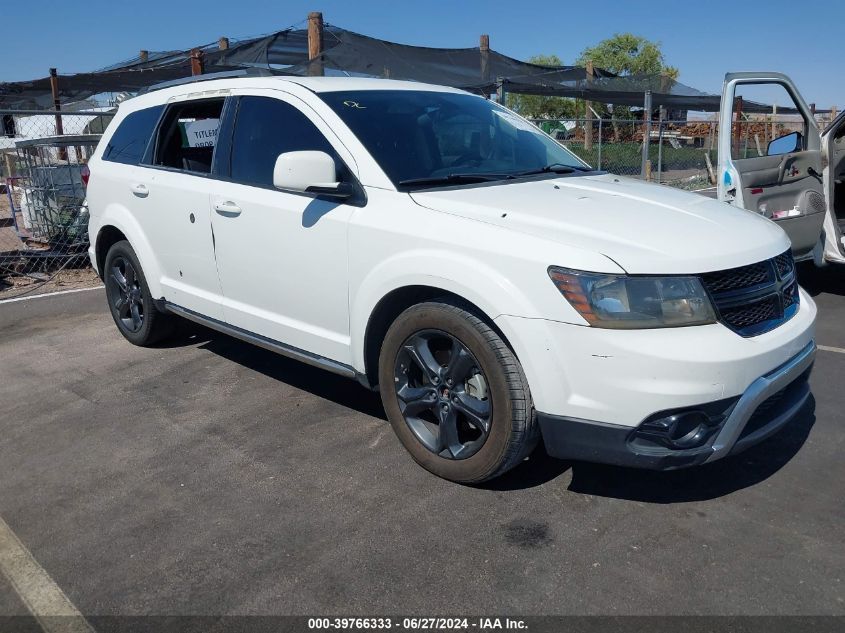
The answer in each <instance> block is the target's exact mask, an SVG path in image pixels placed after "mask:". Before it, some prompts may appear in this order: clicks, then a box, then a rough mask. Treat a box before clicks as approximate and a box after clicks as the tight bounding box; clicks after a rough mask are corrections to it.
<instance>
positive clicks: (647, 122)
mask: <svg viewBox="0 0 845 633" xmlns="http://www.w3.org/2000/svg"><path fill="white" fill-rule="evenodd" d="M650 141H651V90H647V91H646V93H645V99H644V101H643V158H642V163H641V164H640V176H641V177H642V178H643V179H646V178H647V177H648V175H649V174H648V173H647V170H648V164H647V163H648V145H649V142H650ZM648 171H650V170H648Z"/></svg>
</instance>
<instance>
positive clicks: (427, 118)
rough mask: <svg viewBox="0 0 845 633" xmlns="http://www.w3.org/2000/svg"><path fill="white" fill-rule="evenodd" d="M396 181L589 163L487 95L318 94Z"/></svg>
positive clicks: (412, 92)
mask: <svg viewBox="0 0 845 633" xmlns="http://www.w3.org/2000/svg"><path fill="white" fill-rule="evenodd" d="M319 96H320V98H322V99H323V101H325V102H326V103H327V104H328V105H329V106H330V107H331V108H332V109H333V110H334V111H335V112H336V113H337V114H338V115H339V116H340V118H341V119H343V120H344V122H345V123H346V124H347V125H348V126H349V127H350V129H351V130H352V132H354V133H355V135H356V136H357V137H358V138H359V139H360V140H361V142H362V143H363V144H364V146H365V147H366V148H367V149H368V150H369V151H370V153H371V154H372V155H373V158H375V159H376V161H377V162H378V164H379V165H380V166H381V168H382V169H383V170H384V171H385V173H386V174H387V175H388V177H389V178H390V179H391V180H392V181H393V183H394V184H396V185H400V184H401V183H403V182H404V181H409V180H414V179H422V178H443V177H448V176H450V175H454V174H488V175H491V176H501V177H507V176H508V175H512V174H517V173H520V172H524V171H528V170H536V169H541V168H543V167H546V166H549V165H552V166H561V165H562V166H571V167H573V168H575V169H584V167H585V165H584V163H583V162H581V161H580V160H579V159H578V158H577V157H575V155H574V154H572V153H571V152H569V151H568V150H567V149H565V148H564V147H563V146H561V145H560V144H559V143H557V142H556V141H554V140H552V139H551V138H550V137H548V136H547V135H545V134H543V133H542V132H540V131H539V130H537V129H536V128H535V127H534V126H532V125H531V124H530V123H528V122H527V121H525V120H524V119H522V118H521V117H519V116H517V115H515V114H513V113H511V112H510V111H509V110H506V109H505V108H502V107H501V106H499V105H497V104H495V103H493V102H492V101H488V100H486V99H483V98H481V97H476V96H472V95H468V94H456V93H450V92H428V91H417V90H368V91H355V92H324V93H320V94H319Z"/></svg>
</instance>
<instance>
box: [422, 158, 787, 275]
mask: <svg viewBox="0 0 845 633" xmlns="http://www.w3.org/2000/svg"><path fill="white" fill-rule="evenodd" d="M411 197H412V198H413V200H414V201H415V202H416V203H417V204H419V205H421V206H423V207H427V208H429V209H433V210H435V211H440V212H443V213H450V214H454V215H458V216H461V217H465V218H470V219H472V220H477V221H479V222H486V223H489V224H495V225H498V226H501V227H504V228H507V229H510V230H512V231H519V232H521V233H527V234H530V235H535V236H537V237H540V238H544V239H551V240H554V241H556V242H558V243H560V244H562V245H569V246H575V247H578V248H582V249H589V250H592V251H594V252H598V253H602V254H603V255H605V256H607V257H609V258H611V259H612V260H614V261H615V262H616V263H617V264H619V265H620V266H621V267H622V268H623V269H624V270H626V271H627V272H628V273H641V274H643V273H655V274H678V273H700V272H708V271H713V270H723V269H726V268H733V267H735V266H742V265H745V264H749V263H752V262H756V261H760V260H763V259H767V258H770V257H774V256H775V255H778V254H780V253H782V252H783V251H785V250H787V249H788V248H789V246H790V243H789V238H788V237H787V236H786V233H784V232H783V231H782V230H781V229H780V227H778V226H776V225H775V224H774V223H773V222H771V221H770V220H767V219H765V218H763V217H761V216H759V215H757V214H755V213H751V212H749V211H745V210H743V209H738V208H735V207H731V206H729V205H727V204H725V203H722V202H717V201H715V200H712V199H710V198H706V197H705V196H702V195H698V194H694V193H689V192H685V191H681V190H677V189H671V188H669V187H665V186H660V185H655V184H649V183H644V182H642V181H638V180H633V179H629V178H622V177H619V176H612V175H609V174H608V175H604V174H603V175H597V176H574V177H560V178H551V179H541V180H528V181H522V182H507V183H494V184H484V185H480V186H472V187H461V188H450V189H439V190H436V191H435V190H422V191H416V192H412V193H411ZM549 263H550V264H560V265H566V261H565V258H564V257H561V261H560V262H549Z"/></svg>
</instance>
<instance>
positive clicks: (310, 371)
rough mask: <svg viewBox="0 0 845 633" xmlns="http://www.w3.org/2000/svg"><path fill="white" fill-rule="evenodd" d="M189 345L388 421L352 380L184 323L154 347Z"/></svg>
mask: <svg viewBox="0 0 845 633" xmlns="http://www.w3.org/2000/svg"><path fill="white" fill-rule="evenodd" d="M190 345H197V346H198V347H199V348H200V349H204V350H208V351H210V352H212V353H214V354H217V355H218V356H222V357H223V358H225V359H227V360H230V361H232V362H234V363H238V364H239V365H241V366H242V367H246V368H248V369H251V370H253V371H257V372H260V373H262V374H264V375H265V376H268V377H270V378H272V379H273V380H278V381H279V382H283V383H285V384H287V385H290V386H292V387H296V388H297V389H301V390H302V391H307V392H308V393H311V394H313V395H315V396H317V397H319V398H323V399H324V400H330V401H331V402H334V403H337V404H340V405H342V406H344V407H348V408H350V409H354V410H356V411H358V412H360V413H364V414H366V415H370V416H372V417H375V418H380V419H382V420H385V421H387V415H385V413H384V408H383V407H382V406H381V398H379V395H378V393H376V392H373V391H370V390H368V389H365V388H364V387H362V386H361V385H360V384H358V382H356V381H355V380H351V379H349V378H344V377H343V376H338V375H337V374H333V373H331V372H328V371H326V370H324V369H318V368H317V367H311V366H310V365H306V364H305V363H302V362H300V361H296V360H292V359H290V358H286V357H284V356H281V355H279V354H276V353H274V352H271V351H268V350H265V349H262V348H260V347H256V346H255V345H251V344H249V343H244V342H243V341H239V340H238V339H236V338H233V337H231V336H228V335H226V334H221V333H220V332H216V331H214V330H212V329H210V328H207V327H204V326H202V325H199V324H197V323H193V322H191V321H187V320H185V319H179V323H178V325H177V328H176V332H175V333H174V335H173V336H171V337H170V338H168V339H167V340H166V341H164V342H162V343H161V344H159V345H158V346H157V347H160V348H162V349H166V348H175V347H186V346H190Z"/></svg>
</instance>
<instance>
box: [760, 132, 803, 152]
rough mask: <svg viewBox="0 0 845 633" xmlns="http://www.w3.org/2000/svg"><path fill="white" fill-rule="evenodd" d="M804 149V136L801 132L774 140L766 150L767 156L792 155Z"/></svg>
mask: <svg viewBox="0 0 845 633" xmlns="http://www.w3.org/2000/svg"><path fill="white" fill-rule="evenodd" d="M802 149H804V136H803V135H802V134H801V132H793V133H792V134H786V135H784V136H780V137H778V138H776V139H774V140H772V141H771V142H770V143H769V146H768V147H767V148H766V156H780V155H781V154H791V153H792V152H800V151H801V150H802Z"/></svg>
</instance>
